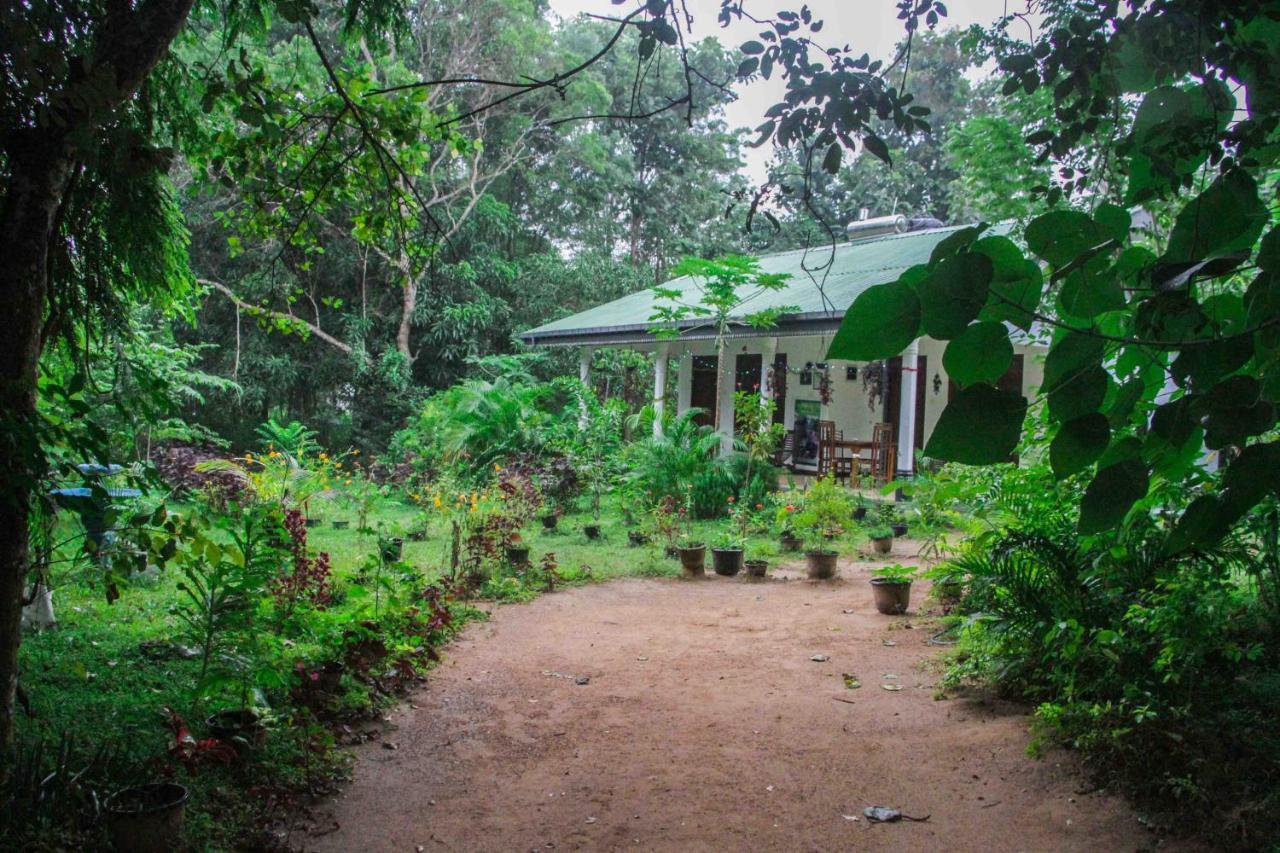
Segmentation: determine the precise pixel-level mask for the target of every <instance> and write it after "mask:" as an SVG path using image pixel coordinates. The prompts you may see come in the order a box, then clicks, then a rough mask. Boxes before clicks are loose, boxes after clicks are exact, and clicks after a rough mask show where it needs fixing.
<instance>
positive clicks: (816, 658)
mask: <svg viewBox="0 0 1280 853" xmlns="http://www.w3.org/2000/svg"><path fill="white" fill-rule="evenodd" d="M809 660H811V661H813V662H814V663H826V662H827V661H829V660H831V656H830V655H822V654H818V655H813V656H812V657H810V658H809Z"/></svg>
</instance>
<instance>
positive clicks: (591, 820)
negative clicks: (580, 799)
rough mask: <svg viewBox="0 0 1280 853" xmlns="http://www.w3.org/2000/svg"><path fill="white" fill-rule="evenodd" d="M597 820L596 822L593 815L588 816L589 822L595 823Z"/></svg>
mask: <svg viewBox="0 0 1280 853" xmlns="http://www.w3.org/2000/svg"><path fill="white" fill-rule="evenodd" d="M595 822H596V819H595V818H593V817H589V818H587V823H595Z"/></svg>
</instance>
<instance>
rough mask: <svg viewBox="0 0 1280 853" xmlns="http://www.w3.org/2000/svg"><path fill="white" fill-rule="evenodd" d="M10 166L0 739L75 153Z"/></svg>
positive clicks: (7, 713)
mask: <svg viewBox="0 0 1280 853" xmlns="http://www.w3.org/2000/svg"><path fill="white" fill-rule="evenodd" d="M33 147H38V146H34V145H33ZM10 150H11V151H12V148H11V149H10ZM10 168H11V170H12V171H11V176H10V178H9V181H8V185H7V186H6V187H5V196H4V209H3V213H2V214H0V258H4V259H5V261H4V263H3V264H0V304H3V305H4V306H5V320H6V323H5V325H6V328H5V333H6V335H5V336H6V341H5V344H4V346H2V347H0V744H7V743H9V741H10V740H12V738H13V725H14V720H13V715H14V697H15V695H16V691H17V686H18V645H19V643H20V642H21V637H22V593H23V584H24V581H25V580H26V574H27V566H28V559H27V550H28V536H29V531H28V528H27V517H28V513H29V510H30V508H31V498H32V495H33V493H34V491H35V488H36V486H37V485H38V483H39V481H40V475H41V473H42V470H41V469H42V461H41V453H40V448H39V444H38V439H37V436H36V377H37V370H38V366H39V362H40V349H41V340H40V326H41V322H42V321H43V319H44V306H45V298H46V295H47V294H46V291H47V288H48V277H47V269H48V254H49V237H50V234H51V232H52V229H53V223H54V218H55V216H56V215H57V211H58V205H59V203H60V202H61V200H62V195H63V192H64V190H65V189H66V185H67V181H68V180H69V178H70V176H71V169H72V161H71V157H70V156H69V155H67V154H66V153H65V152H58V151H57V150H54V151H44V152H40V151H38V150H36V151H32V152H30V157H29V158H28V157H21V156H19V157H15V158H14V159H13V160H12V161H11V162H10Z"/></svg>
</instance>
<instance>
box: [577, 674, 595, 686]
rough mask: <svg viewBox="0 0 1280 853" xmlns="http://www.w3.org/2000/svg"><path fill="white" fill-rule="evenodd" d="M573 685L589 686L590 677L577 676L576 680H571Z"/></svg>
mask: <svg viewBox="0 0 1280 853" xmlns="http://www.w3.org/2000/svg"><path fill="white" fill-rule="evenodd" d="M573 683H574V684H590V683H591V676H589V675H579V676H578V677H577V678H575V679H574V680H573Z"/></svg>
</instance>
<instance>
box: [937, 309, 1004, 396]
mask: <svg viewBox="0 0 1280 853" xmlns="http://www.w3.org/2000/svg"><path fill="white" fill-rule="evenodd" d="M1012 363H1013V344H1012V343H1010V341H1009V333H1008V332H1007V331H1006V330H1005V327H1004V324H1003V323H974V324H973V325H972V326H969V327H968V328H967V329H965V330H964V331H963V332H961V333H960V335H959V336H958V337H956V338H955V339H954V340H953V341H951V343H949V344H947V349H946V352H944V353H943V354H942V366H943V368H944V369H945V370H946V371H947V375H948V376H950V377H951V378H952V379H954V380H955V381H956V383H957V384H958V385H960V387H962V388H964V387H967V386H969V385H974V384H977V383H979V382H985V383H987V384H989V385H994V384H995V383H996V381H997V380H998V379H999V378H1000V377H1001V376H1004V374H1005V372H1006V371H1007V370H1008V369H1009V365H1010V364H1012Z"/></svg>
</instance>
